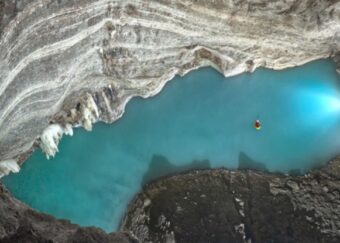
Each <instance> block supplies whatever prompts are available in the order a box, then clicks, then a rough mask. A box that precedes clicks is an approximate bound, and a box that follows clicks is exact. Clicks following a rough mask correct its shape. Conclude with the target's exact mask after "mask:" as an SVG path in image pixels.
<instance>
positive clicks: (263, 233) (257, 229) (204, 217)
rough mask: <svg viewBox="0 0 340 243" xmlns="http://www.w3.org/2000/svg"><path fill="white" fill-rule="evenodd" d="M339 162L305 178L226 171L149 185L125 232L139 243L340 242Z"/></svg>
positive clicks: (132, 208) (138, 199)
mask: <svg viewBox="0 0 340 243" xmlns="http://www.w3.org/2000/svg"><path fill="white" fill-rule="evenodd" d="M339 179H340V160H339V159H337V160H334V161H332V162H330V164H329V165H328V166H327V167H325V168H324V169H320V170H315V171H313V172H311V173H310V174H308V175H306V176H295V177H294V176H284V175H274V174H267V173H261V172H255V171H228V170H224V169H217V170H202V171H193V172H190V173H186V174H181V175H176V176H172V177H168V178H165V179H162V180H159V181H156V182H154V183H151V184H149V185H147V186H145V188H144V191H143V192H142V193H140V194H139V195H138V196H137V197H136V198H135V200H134V201H133V202H132V203H131V205H130V207H129V210H128V212H127V215H126V217H125V219H124V220H123V222H122V226H121V229H122V230H125V231H128V230H130V231H132V232H133V234H134V235H136V237H138V238H139V240H140V241H141V242H195V243H196V242H252V243H254V242H261V243H264V242H299V243H303V242H306V243H313V242H318V243H320V242H327V243H331V242H340V196H339V195H340V183H339Z"/></svg>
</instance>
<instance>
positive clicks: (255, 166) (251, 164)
mask: <svg viewBox="0 0 340 243" xmlns="http://www.w3.org/2000/svg"><path fill="white" fill-rule="evenodd" d="M238 169H239V170H245V169H249V170H260V171H268V169H267V167H266V166H265V164H264V163H261V162H258V161H255V160H253V159H252V158H250V157H249V156H248V155H247V154H246V153H244V152H240V154H239V157H238Z"/></svg>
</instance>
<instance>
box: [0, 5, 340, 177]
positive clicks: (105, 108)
mask: <svg viewBox="0 0 340 243" xmlns="http://www.w3.org/2000/svg"><path fill="white" fill-rule="evenodd" d="M0 28H1V29H0V161H7V162H8V161H12V162H13V161H15V163H19V164H20V163H21V162H22V161H23V160H24V159H25V157H26V155H27V154H28V153H29V152H30V151H31V149H32V147H33V146H34V144H36V145H37V146H38V145H40V146H41V147H42V149H43V150H44V151H45V152H46V153H47V155H48V156H53V155H54V154H55V152H56V151H57V147H56V146H57V144H58V139H59V138H60V137H61V136H62V134H63V133H64V131H65V128H67V127H70V126H79V125H80V126H84V127H85V128H87V129H89V130H90V129H91V126H92V123H93V122H95V121H98V120H101V121H105V122H113V121H114V120H116V119H117V118H119V117H120V116H121V115H122V113H123V111H124V107H125V104H126V102H128V100H129V99H130V98H131V97H134V96H142V97H149V96H152V95H154V94H156V93H157V92H159V91H160V90H161V89H162V87H163V86H164V84H165V83H166V82H167V81H168V80H170V79H171V78H173V77H174V75H176V74H179V75H183V74H185V73H187V72H188V71H190V70H192V69H196V68H199V67H201V66H206V65H210V66H213V67H215V68H216V69H217V70H219V71H220V72H221V73H223V74H224V75H225V76H226V77H227V76H231V75H236V74H238V73H242V72H245V71H253V70H254V69H256V68H257V67H260V66H261V67H267V68H273V69H282V68H286V67H292V66H296V65H301V64H303V63H306V62H308V61H311V60H314V59H318V58H327V57H333V58H334V60H336V61H339V59H340V58H339V51H340V41H339V39H340V2H339V1H336V0H325V1H312V0H289V1H267V0H256V1H255V0H248V1H239V0H218V1H206V0H198V1H189V0H184V1H182V0H181V1H180V0H172V1H163V0H162V1H159V0H152V1H144V0H73V1H68V0H58V1H55V0H2V1H1V3H0ZM51 123H53V124H56V123H57V124H59V126H61V127H59V128H57V129H58V131H57V130H55V129H54V130H53V129H52V130H53V131H54V132H53V133H51V131H52V130H51V129H47V131H49V132H50V133H45V135H46V134H49V136H50V137H46V136H44V134H43V132H44V131H45V129H46V128H47V127H48V125H49V124H51ZM54 128H56V127H54ZM67 130H68V131H69V130H70V129H69V128H67ZM7 162H6V163H5V164H3V163H2V162H0V164H2V166H0V172H1V174H6V173H7V172H8V171H17V170H16V165H15V164H11V167H7V165H8V163H7ZM4 167H5V168H4Z"/></svg>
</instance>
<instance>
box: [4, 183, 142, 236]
mask: <svg viewBox="0 0 340 243" xmlns="http://www.w3.org/2000/svg"><path fill="white" fill-rule="evenodd" d="M0 242H1V243H14V242H15V243H38V242H39V243H40V242H41V243H42V242H50V243H78V242H79V243H92V242H93V243H99V242H100V243H137V242H138V241H137V240H136V239H134V238H133V237H132V236H130V235H129V234H128V233H110V234H107V233H105V232H104V231H103V230H101V229H98V228H95V227H80V226H78V225H74V224H71V223H70V222H69V221H66V220H56V219H55V218H54V217H52V216H50V215H47V214H43V213H39V212H37V211H34V210H33V209H31V208H29V207H27V206H26V205H25V204H23V203H21V202H20V201H18V200H16V199H14V198H13V197H12V196H11V195H10V193H9V192H8V191H7V190H6V189H5V188H4V186H3V185H2V184H1V183H0Z"/></svg>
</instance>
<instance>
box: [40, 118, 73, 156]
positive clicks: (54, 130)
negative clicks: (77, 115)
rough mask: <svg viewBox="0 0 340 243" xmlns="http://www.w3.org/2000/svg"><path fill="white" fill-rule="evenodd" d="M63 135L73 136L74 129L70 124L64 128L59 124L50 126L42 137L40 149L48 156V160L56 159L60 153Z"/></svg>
mask: <svg viewBox="0 0 340 243" xmlns="http://www.w3.org/2000/svg"><path fill="white" fill-rule="evenodd" d="M63 134H66V135H70V136H72V135H73V129H72V126H71V125H70V124H66V126H65V127H62V126H61V125H59V124H52V125H49V126H48V127H47V128H46V129H45V130H44V131H43V133H42V135H41V136H40V148H41V149H42V150H43V151H44V153H45V154H46V157H47V159H49V158H50V156H52V157H54V156H55V154H56V153H57V152H58V144H59V141H60V139H61V138H62V136H63Z"/></svg>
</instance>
